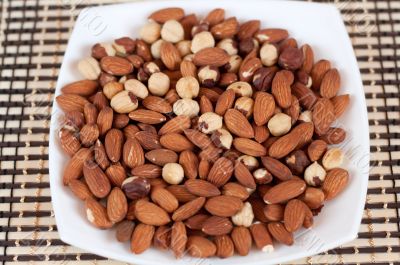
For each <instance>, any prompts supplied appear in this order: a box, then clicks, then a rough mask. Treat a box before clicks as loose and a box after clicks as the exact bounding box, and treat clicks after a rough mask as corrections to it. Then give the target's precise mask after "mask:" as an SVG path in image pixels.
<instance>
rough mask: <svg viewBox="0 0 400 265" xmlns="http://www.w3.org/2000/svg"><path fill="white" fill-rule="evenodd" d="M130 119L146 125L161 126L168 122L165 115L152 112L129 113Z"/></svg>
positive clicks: (135, 111) (142, 110) (137, 111)
mask: <svg viewBox="0 0 400 265" xmlns="http://www.w3.org/2000/svg"><path fill="white" fill-rule="evenodd" d="M129 118H130V119H131V120H134V121H138V122H143V123H146V124H159V123H162V122H164V121H166V118H165V116H164V115H162V114H160V113H158V112H156V111H152V110H145V109H140V110H134V111H132V112H130V113H129Z"/></svg>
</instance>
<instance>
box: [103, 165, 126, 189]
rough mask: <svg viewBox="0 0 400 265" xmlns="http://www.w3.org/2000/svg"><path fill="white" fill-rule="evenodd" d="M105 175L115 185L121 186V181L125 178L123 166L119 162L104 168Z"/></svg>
mask: <svg viewBox="0 0 400 265" xmlns="http://www.w3.org/2000/svg"><path fill="white" fill-rule="evenodd" d="M106 175H107V177H108V179H109V180H110V182H111V184H113V185H114V186H117V187H121V186H122V183H123V182H124V180H125V179H126V172H125V168H124V167H123V166H121V164H120V163H115V164H113V165H111V166H109V167H108V168H107V169H106Z"/></svg>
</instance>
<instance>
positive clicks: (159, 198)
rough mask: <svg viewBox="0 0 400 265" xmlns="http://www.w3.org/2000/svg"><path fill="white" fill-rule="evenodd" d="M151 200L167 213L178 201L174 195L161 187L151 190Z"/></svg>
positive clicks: (172, 209) (175, 207)
mask: <svg viewBox="0 0 400 265" xmlns="http://www.w3.org/2000/svg"><path fill="white" fill-rule="evenodd" d="M151 200H152V201H153V202H155V203H157V204H158V205H159V206H160V207H161V208H163V209H164V210H165V211H167V212H169V213H172V212H173V211H175V210H176V209H177V208H178V206H179V202H178V200H177V199H176V198H175V196H174V195H173V194H172V193H171V192H169V191H168V190H166V189H163V188H157V189H154V190H153V191H152V192H151Z"/></svg>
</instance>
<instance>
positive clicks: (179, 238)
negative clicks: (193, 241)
mask: <svg viewBox="0 0 400 265" xmlns="http://www.w3.org/2000/svg"><path fill="white" fill-rule="evenodd" d="M186 243H187V234H186V227H185V224H184V223H182V222H181V221H176V222H175V223H174V224H173V225H172V229H171V244H170V248H171V249H172V251H173V252H174V255H175V257H176V258H180V257H182V256H183V254H184V251H185V248H186Z"/></svg>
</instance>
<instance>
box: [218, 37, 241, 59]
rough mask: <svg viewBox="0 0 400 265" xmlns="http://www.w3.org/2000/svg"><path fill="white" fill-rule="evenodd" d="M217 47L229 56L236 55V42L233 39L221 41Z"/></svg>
mask: <svg viewBox="0 0 400 265" xmlns="http://www.w3.org/2000/svg"><path fill="white" fill-rule="evenodd" d="M217 47H218V48H221V49H223V50H225V51H226V53H228V54H229V55H236V54H237V53H238V47H237V42H236V41H234V40H233V39H223V40H221V41H220V42H218V44H217Z"/></svg>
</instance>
